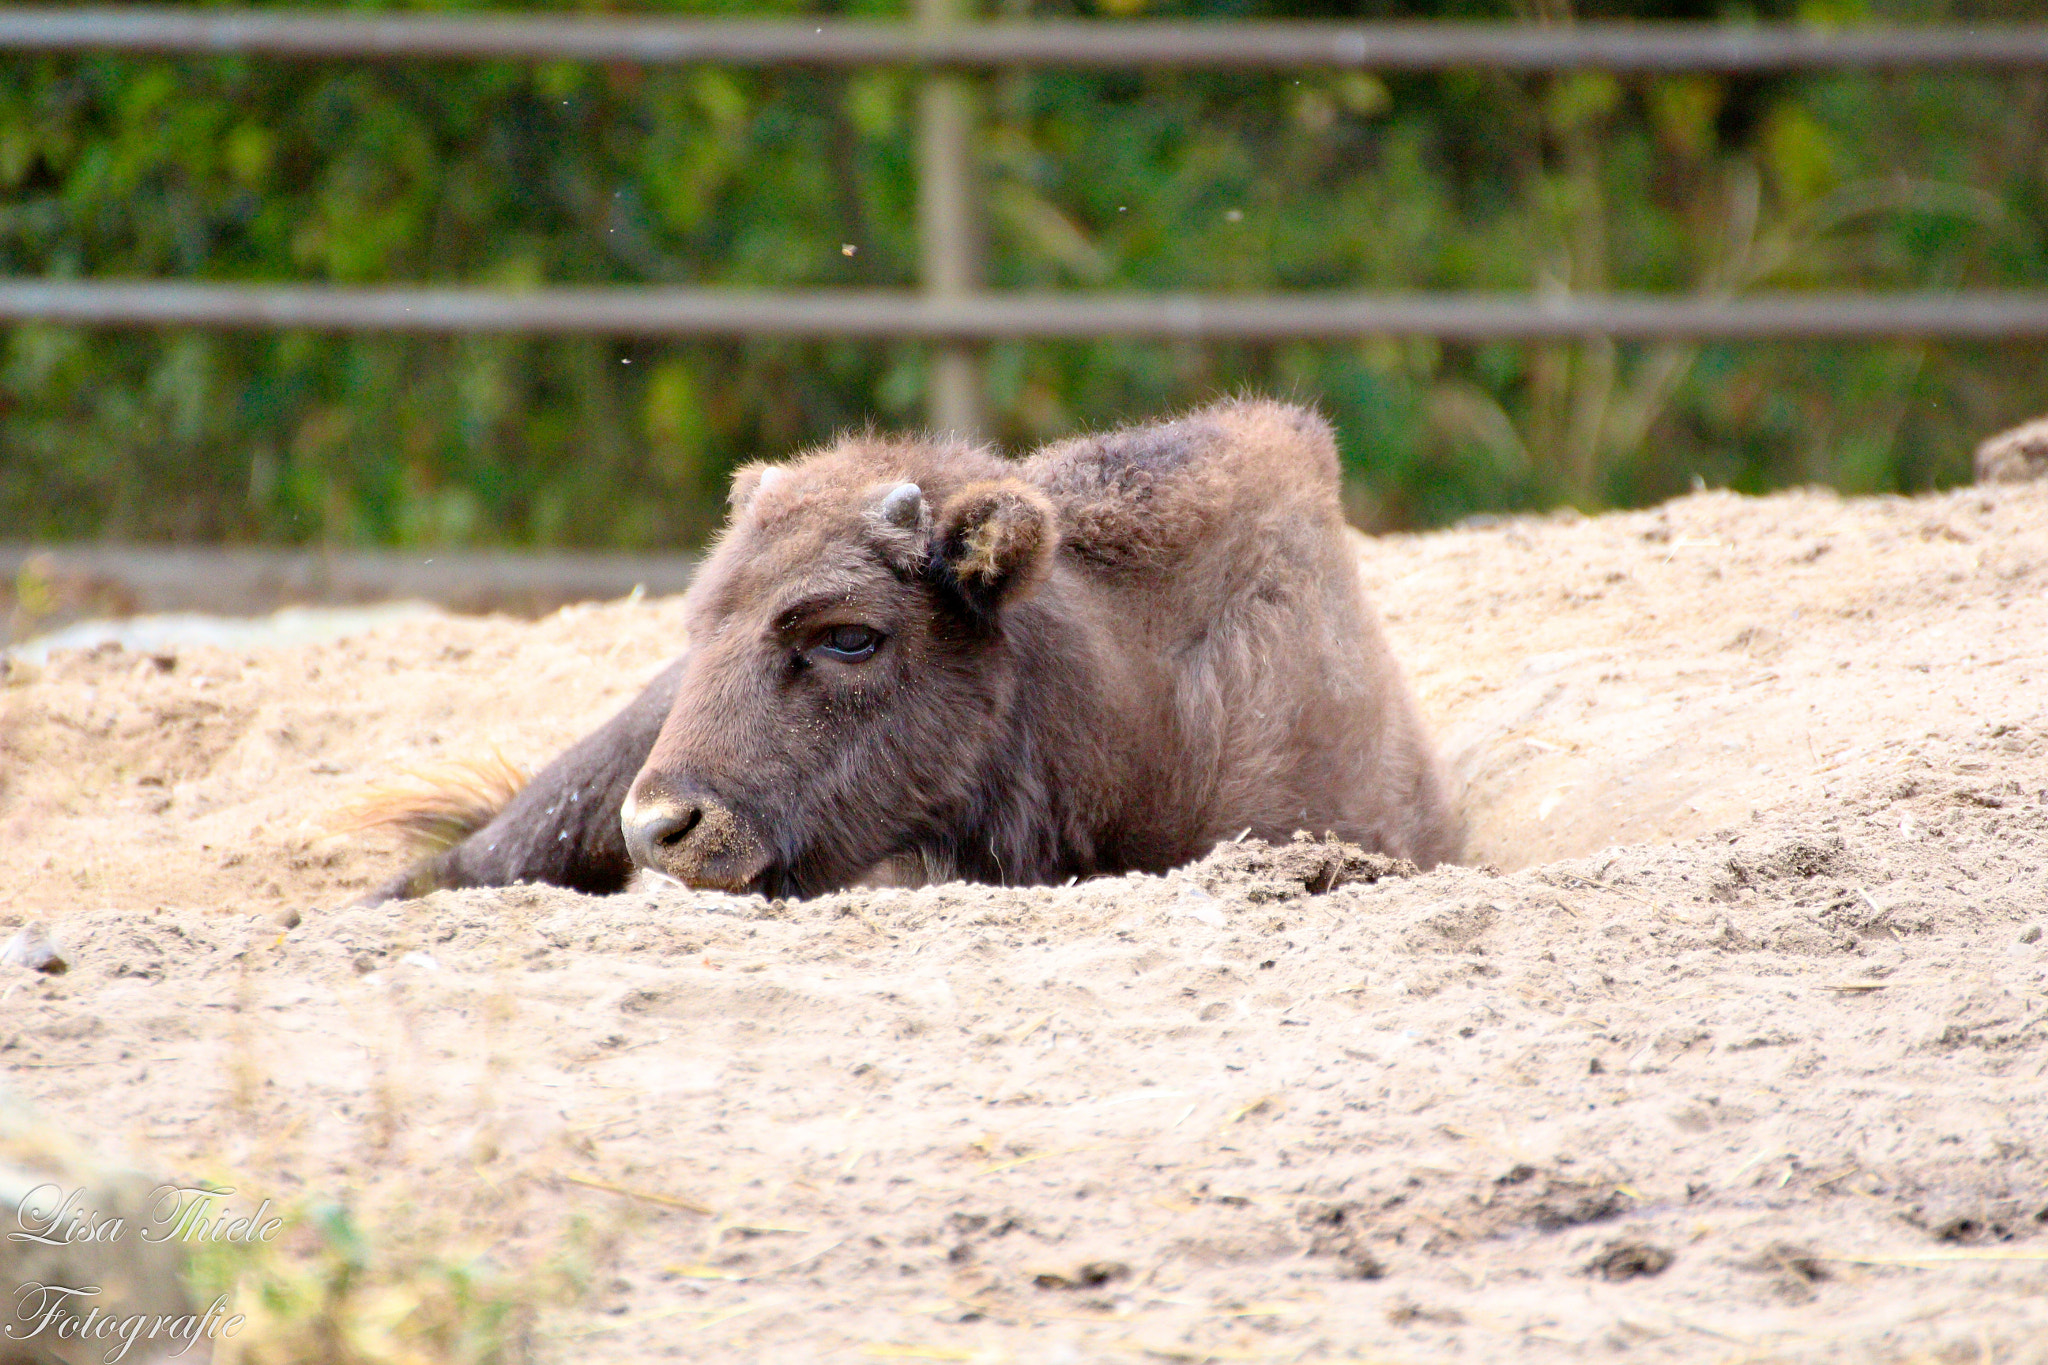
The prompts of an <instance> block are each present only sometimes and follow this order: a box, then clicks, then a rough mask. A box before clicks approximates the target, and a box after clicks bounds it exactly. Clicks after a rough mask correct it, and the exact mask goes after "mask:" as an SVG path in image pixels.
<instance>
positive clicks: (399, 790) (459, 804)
mask: <svg viewBox="0 0 2048 1365" xmlns="http://www.w3.org/2000/svg"><path fill="white" fill-rule="evenodd" d="M526 780H527V774H526V773H525V771H524V770H522V769H521V768H520V767H519V766H518V765H517V764H515V763H513V762H512V761H511V760H510V759H508V758H506V757H505V755H504V754H502V753H500V752H499V751H498V750H497V749H496V748H493V749H492V750H491V751H490V753H489V754H487V755H478V756H477V757H474V758H457V759H448V760H446V761H443V762H439V763H426V764H420V765H418V766H416V767H410V768H406V769H404V770H403V771H401V772H398V773H396V774H394V775H393V776H390V777H386V778H381V779H379V780H378V781H376V782H372V783H371V784H369V785H368V786H367V787H365V788H363V789H362V790H361V791H360V792H358V793H356V794H355V795H354V796H352V797H349V798H348V799H347V800H345V801H343V802H342V803H341V804H340V805H339V806H337V807H336V808H335V809H334V810H333V811H332V812H330V813H329V814H328V816H327V818H326V819H325V820H323V821H322V822H321V823H322V825H323V826H324V827H325V828H326V831H327V832H328V833H329V834H353V833H359V832H361V831H363V830H371V829H381V830H389V831H391V832H392V833H394V834H396V835H397V836H398V838H399V840H400V841H401V842H402V843H404V844H405V845H406V846H407V847H408V848H409V849H411V850H412V851H414V852H416V853H423V854H425V853H439V852H441V851H442V850H444V849H450V848H453V847H455V845H457V844H459V843H461V842H462V841H463V840H464V839H467V838H468V837H469V836H470V835H472V834H474V833H476V832H477V831H478V830H480V829H482V828H483V827H484V826H485V825H488V824H489V823H491V821H492V820H493V819H494V818H495V817H496V816H497V814H498V812H499V811H501V810H503V809H504V808H505V805H506V803H507V802H509V801H510V800H511V799H512V798H513V797H515V796H517V795H518V794H519V790H520V788H522V787H524V786H525V785H526Z"/></svg>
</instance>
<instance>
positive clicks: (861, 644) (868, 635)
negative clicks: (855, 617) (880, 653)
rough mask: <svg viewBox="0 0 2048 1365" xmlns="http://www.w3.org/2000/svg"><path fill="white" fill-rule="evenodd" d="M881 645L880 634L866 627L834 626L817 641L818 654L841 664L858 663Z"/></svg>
mask: <svg viewBox="0 0 2048 1365" xmlns="http://www.w3.org/2000/svg"><path fill="white" fill-rule="evenodd" d="M881 643H882V632H880V631H879V630H874V629H871V628H870V627H867V626H834V627H832V629H830V630H828V631H826V632H825V634H824V637H823V638H822V639H821V640H819V641H818V652H819V653H820V654H824V655H828V656H829V657H831V658H834V659H837V660H839V661H840V662H841V663H850V664H853V663H859V662H860V661H861V660H862V659H865V658H867V657H868V656H869V655H871V654H873V653H874V652H875V649H876V647H877V646H879V645H880V644H881Z"/></svg>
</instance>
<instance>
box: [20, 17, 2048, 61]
mask: <svg viewBox="0 0 2048 1365" xmlns="http://www.w3.org/2000/svg"><path fill="white" fill-rule="evenodd" d="M10 48H11V49H14V50H17V51H41V52H137V53H192V54H215V55H220V54H227V53H248V54H251V55H260V56H270V57H300V58H361V57H370V58H384V59H391V58H406V57H436V58H500V59H514V60H556V59H564V60H574V61H589V62H640V63H661V64H672V63H680V62H707V63H708V62H715V63H722V64H729V65H741V66H772V65H797V66H832V67H854V66H876V65H903V66H946V67H969V68H996V67H1077V68H1091V69H1110V68H1132V67H1153V68H1159V67H1185V68H1202V69H1208V70H1217V71H1284V70H1292V69H1298V68H1302V67H1365V68H1370V69H1373V70H1380V71H1423V70H1444V69H1449V68H1455V67H1491V68H1497V69H1501V70H1509V71H1561V70H1573V69H1592V68H1597V69H1601V70H1608V71H1637V72H1664V71H1719V72H1730V73H1735V72H1769V71H1794V70H1812V69H1819V68H1829V67H1836V68H1841V67H1855V68H1905V67H1981V68H2005V69H2023V68H2040V67H2048V25H2039V24H2029V25H2017V24H2015V25H1981V26H1971V27H1941V28H1851V29H1833V30H1827V29H1809V28H1793V27H1787V26H1783V25H1758V26H1751V27H1732V26H1722V25H1701V24H1672V25H1658V26H1655V27H1651V26H1647V25H1631V24H1576V25H1571V26H1568V27H1548V28H1538V27H1533V26H1525V25H1521V26H1509V25H1479V24H1331V23H1306V22H1304V23H1270V22H1268V23H1180V22H1171V21H1159V20H1136V21H1125V22H1111V23H1100V22H1097V23H1091V22H1075V21H1065V22H1062V21H1047V22H1039V23H1009V24H1004V23H996V24H973V25H960V26H947V27H938V28H928V29H921V28H918V27H914V26H910V25H889V24H873V23H848V22H844V21H836V20H824V21H818V22H815V23H813V22H808V21H782V22H763V21H754V20H718V19H639V18H610V17H597V16H591V17H582V16H577V17H559V18H558V17H552V16H538V15H442V14H406V15H396V14H340V13H321V12H318V11H313V12H307V11H299V12H278V11H235V10H225V11H223V10H174V9H34V8H20V9H4V10H0V50H4V49H10Z"/></svg>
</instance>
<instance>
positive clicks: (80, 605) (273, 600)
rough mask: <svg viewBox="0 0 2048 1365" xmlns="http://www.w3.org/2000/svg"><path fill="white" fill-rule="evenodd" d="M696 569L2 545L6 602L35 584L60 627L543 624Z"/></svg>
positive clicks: (547, 554) (455, 553)
mask: <svg viewBox="0 0 2048 1365" xmlns="http://www.w3.org/2000/svg"><path fill="white" fill-rule="evenodd" d="M696 565H697V561H696V559H695V557H693V556H690V555H676V554H595V553H575V552H564V551H539V550H518V551H511V550H447V549H435V550H419V551H413V552H405V551H399V550H341V549H331V548H322V547H317V546H316V547H313V548H308V549H279V548H274V547H258V546H233V547H222V546H204V547H202V546H193V545H104V544H73V545H34V544H28V543H25V542H22V541H6V540H0V602H4V601H5V598H6V595H7V593H8V590H9V588H11V587H13V586H14V585H17V584H20V583H22V582H25V581H36V582H39V583H41V584H42V585H43V592H44V596H46V597H47V598H48V599H49V604H48V606H47V608H46V609H45V610H46V614H47V616H48V617H49V618H50V619H52V620H56V621H57V622H58V623H59V624H61V623H62V622H63V621H64V620H76V619H79V618H81V617H94V616H133V615H137V614H154V613H158V612H206V613H209V614H224V615H231V616H254V615H258V614H261V613H264V612H271V611H276V610H277V609H278V608H280V607H294V606H339V605H350V604H357V605H359V604H363V603H370V602H389V601H394V600H412V601H419V602H432V603H434V604H436V605H438V606H442V607H446V608H448V609H449V610H451V611H467V612H484V611H509V612H515V613H517V614H519V615H522V616H539V615H541V614H543V613H545V612H550V611H553V610H554V609H555V608H557V607H560V606H564V605H566V604H568V603H570V602H587V601H593V600H602V599H606V598H613V597H624V596H625V595H626V594H627V593H630V592H632V591H633V590H634V589H635V588H636V587H637V588H645V589H646V590H647V591H648V592H650V593H653V594H656V595H663V594H668V593H678V592H681V591H682V590H683V589H684V588H686V587H688V586H689V583H690V575H691V574H692V573H693V572H694V571H695V570H696ZM9 615H10V613H9V612H7V611H5V610H0V645H4V644H6V643H7V642H8V640H7V632H8V629H9V627H10V622H9V621H8V617H9ZM16 615H17V618H18V614H16ZM13 624H15V625H17V626H18V625H19V624H20V622H19V620H18V619H17V621H16V622H14V623H13ZM47 624H48V621H46V622H45V625H47ZM38 629H41V628H40V627H39V628H38Z"/></svg>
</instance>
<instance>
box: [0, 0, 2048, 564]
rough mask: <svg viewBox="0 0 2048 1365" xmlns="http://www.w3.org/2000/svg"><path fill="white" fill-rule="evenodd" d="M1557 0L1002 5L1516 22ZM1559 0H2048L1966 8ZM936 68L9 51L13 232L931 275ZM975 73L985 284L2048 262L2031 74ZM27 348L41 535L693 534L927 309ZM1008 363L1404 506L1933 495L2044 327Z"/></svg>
mask: <svg viewBox="0 0 2048 1365" xmlns="http://www.w3.org/2000/svg"><path fill="white" fill-rule="evenodd" d="M1569 3H1570V0H1541V2H1540V3H1536V4H1534V5H1533V6H1532V5H1530V4H1519V3H1518V4H1515V5H1511V4H1509V3H1507V0H1421V2H1420V3H1415V2H1413V0H1411V2H1410V3H1402V4H1393V3H1372V2H1371V0H1367V3H1363V4H1351V5H1326V6H1321V7H1317V6H1313V5H1302V4H1287V3H1280V2H1279V0H1272V2H1261V0H1185V2H1184V3H1178V4H1169V3H1160V0H1100V4H1099V7H1098V9H1097V10H1090V9H1086V8H1083V9H1080V10H1078V11H1077V10H1076V9H1075V8H1074V7H1073V6H1071V5H1061V4H1052V3H1033V2H1032V0H997V9H996V10H995V11H992V12H999V13H1000V14H1001V15H1003V16H1004V17H1025V16H1031V15H1040V16H1043V15H1051V14H1070V13H1076V12H1080V13H1097V12H1099V13H1100V14H1101V15H1102V16H1103V17H1106V18H1113V17H1117V16H1125V15H1132V14H1140V13H1142V14H1145V15H1149V16H1155V17H1157V16H1176V17H1201V18H1262V17H1343V16H1358V17H1368V18H1419V19H1434V18H1468V19H1469V18H1485V19H1518V18H1519V19H1522V20H1527V21H1532V22H1533V21H1537V20H1547V21H1556V20H1560V19H1563V18H1567V17H1570V14H1571V10H1570V8H1569ZM2036 3H2038V0H2036ZM354 7H355V8H359V9H389V8H407V7H415V8H478V9H481V8H491V6H486V5H470V4H465V5H450V4H439V5H437V4H431V3H425V4H419V5H416V6H406V5H400V4H377V3H372V2H370V0H358V3H356V4H355V5H354ZM503 8H508V9H509V8H513V6H510V5H507V6H503ZM519 8H557V9H574V10H594V9H611V10H619V11H622V10H627V9H635V10H642V11H656V10H659V11H671V12H673V11H688V10H696V11H699V12H705V13H710V12H715V7H714V6H711V5H706V6H702V7H699V6H694V5H689V4H683V5H665V4H653V3H649V4H641V5H625V4H618V5H602V4H580V5H566V4H556V5H552V6H548V5H534V4H529V5H523V6H519ZM724 8H725V10H726V11H727V12H734V13H738V12H744V13H747V14H750V15H760V14H763V13H767V12H771V11H773V12H785V13H806V14H808V13H826V12H831V13H837V14H847V15H854V16H859V17H895V16H897V15H899V14H900V13H901V12H902V6H901V4H900V3H894V4H884V3H880V2H879V0H853V2H852V3H851V4H848V5H842V6H824V5H805V4H800V3H791V2H789V0H783V3H777V4H773V5H765V6H764V5H760V4H755V5H749V6H735V5H733V4H731V3H727V4H726V5H725V6H724ZM1577 12H1578V14H1580V15H1581V16H1583V17H1629V18H1644V19H1662V18H1693V19H1719V20H1724V21H1729V22H1742V21H1745V20H1751V19H1756V18H1763V19H1797V20H1804V21H1807V22H1814V23H1854V22H1864V21H1869V20H1880V21H1902V22H1903V21H1910V22H1920V21H1944V20H1947V21H1961V20H1968V19H1982V18H1989V19H2022V18H2038V17H2039V15H2038V14H2037V13H2033V12H2030V11H2029V10H2027V9H2026V8H2015V7H2008V8H2007V9H2005V10H2000V9H1998V8H1997V7H1996V4H1995V3H1993V4H1992V5H1990V6H1988V7H1987V5H1985V4H1976V5H1968V4H1966V3H1965V0H1898V3H1896V4H1893V3H1888V0H1871V3H1867V4H1866V3H1864V2H1863V0H1811V2H1810V3H1799V4H1795V3H1794V0H1783V2H1782V3H1776V2H1774V0H1764V3H1761V4H1756V5H1743V4H1739V3H1736V0H1727V2H1726V3H1719V0H1604V2H1602V3H1588V4H1582V5H1581V6H1580V7H1579V9H1578V11H1577ZM915 91H916V77H915V76H914V75H913V74H911V73H906V72H900V71H890V70H876V71H867V72H858V73H848V74H829V73H815V72H801V71H747V70H733V69H717V68H702V69H682V70H639V69H630V68H604V67H595V66H588V65H572V64H557V65H523V64H511V63H503V64H498V63H418V62H414V63H398V64H373V63H325V64H312V65H308V64H302V63H293V62H284V61H275V60H253V59H237V58H219V59H213V58H209V59H191V60H150V59H139V58H117V57H87V58H69V57H66V58H51V57H29V56H23V55H19V54H10V55H5V56H0V272H4V273H5V274H8V275H16V276H48V277H60V278H64V277H78V278H118V277H139V278H196V279H207V280H306V281H333V282H347V283H361V282H460V283H466V284H489V285H500V286H507V287H513V288H530V287H538V286H540V285H542V284H571V283H576V284H635V283H692V284H732V285H750V286H770V287H779V288H809V287H829V286H834V285H861V286H870V287H872V286H908V285H911V284H913V283H914V282H915V279H916V274H917V251H916V240H915V222H914V204H915V182H914V178H913V164H914V154H915V148H914V146H913V143H912V130H913V127H914V123H915V119H914V111H915ZM982 102H983V112H984V116H985V118H984V124H983V131H984V141H983V142H982V145H981V153H982V159H983V166H984V170H985V175H986V183H985V186H984V191H985V209H986V214H987V219H988V239H989V241H988V250H989V266H988V270H989V276H990V283H991V284H992V285H993V286H995V287H999V288H1024V289H1075V290H1087V289H1098V288H1104V289H1141V290H1169V289H1208V290H1221V291H1232V290H1289V289H1341V288H1358V289H1386V290H1397V289H1445V290H1459V289H1482V290H1507V291H1531V290H1533V291H1550V290H1575V291H1596V290H1602V289H1609V288H1612V289H1628V290H1669V291H1722V292H1741V291H1744V290H1749V289H1756V288H1772V289H1780V288H1801V287H1827V288H1854V289H1868V290H1884V289H1904V288H1947V287H1966V286H1967V287H1987V288H1998V287H2032V288H2038V287H2041V286H2043V285H2044V284H2048V247H2044V237H2048V85H2044V81H2043V79H2042V78H2041V77H2040V76H2028V77H2009V76H1988V75H1977V74H1969V73H1962V74H1956V73H1922V74H1904V75H1885V74H1849V75H1824V76H1802V77H1797V78H1792V77H1774V78H1765V79H1740V80H1733V79H1717V78H1709V77H1679V78H1669V79H1652V78H1642V79H1637V78H1627V79H1618V78H1615V77H1610V76H1607V75H1603V74H1597V73H1589V74H1578V75H1567V76H1559V77H1515V76H1507V75H1500V74H1490V73H1453V74H1448V75H1443V76H1400V77H1387V78H1384V79H1383V78H1381V77H1377V76H1374V75H1370V74H1364V73H1356V72H1353V73H1331V72H1303V73H1301V75H1300V76H1299V78H1298V79H1297V78H1295V77H1292V76H1287V77H1242V76H1224V75H1217V74H1202V73H1185V74H1121V75H1119V74H1108V75H1104V74H1083V73H1073V72H1060V71H1048V72H1034V73H1014V74H1004V75H997V76H994V77H991V78H989V79H987V80H986V82H985V83H984V84H983V86H982ZM0 337H4V347H0V535H8V536H20V535H32V536H37V537H50V538H74V537H112V538H118V539H133V540H163V539H177V540H221V541H269V542H286V543H290V542H308V541H315V542H329V543H335V544H396V545H419V546H429V545H469V544H512V545H578V546H615V547H643V546H660V545H672V544H679V543H681V544H687V543H691V542H693V541H695V540H698V539H699V538H701V537H702V535H703V534H704V533H705V532H706V530H707V529H708V528H709V527H710V526H711V525H713V524H714V523H715V522H716V520H717V518H718V516H719V514H720V512H721V510H722V492H723V484H724V478H725V474H726V471H727V470H729V469H730V468H731V466H732V465H733V464H735V463H737V462H739V461H742V460H746V459H752V458H757V457H764V456H765V457H775V456H780V455H782V454H785V453H787V452H789V451H790V450H791V449H792V448H795V447H799V446H802V445H805V444H808V443H814V442H818V441H822V440H825V439H827V438H828V437H830V435H831V434H832V433H833V432H834V431H835V430H838V429H841V428H844V427H846V426H849V425H859V424H863V423H867V422H870V421H872V422H875V423H877V424H879V425H881V426H884V427H905V426H913V425H915V424H916V423H917V421H918V420H919V416H920V413H921V410H922V407H921V405H922V397H923V387H924V375H925V370H924V366H925V354H924V351H923V349H922V348H921V347H919V346H917V345H913V344H896V345H877V344H871V343H865V342H847V343H837V344H833V343H795V342H786V341H732V342H715V343H714V342H706V343H696V344H686V345H673V346H671V345H658V344H649V343H625V342H615V341H610V340H602V339H592V340H573V339H571V340H559V339H531V340H529V339H496V338H492V339H469V340H462V339H418V338H397V337H366V336H365V337H336V336H326V335H314V334H306V333H286V334H224V333H207V332H190V331H171V332H163V333H144V332H112V331H109V332H96V331H80V330H73V329H67V328H56V327H47V326H28V327H17V328H14V329H12V330H10V331H7V332H5V333H4V334H0ZM988 360H989V388H990V398H991V401H992V406H993V412H994V420H995V422H996V426H997V430H996V433H995V434H996V435H997V436H998V438H999V439H1001V440H1002V441H1003V442H1005V443H1006V444H1008V445H1010V446H1012V447H1025V446H1029V445H1030V444H1033V443H1035V442H1038V441H1042V440H1045V439H1047V438H1050V437H1054V436H1057V435H1060V434H1063V433H1066V432H1069V431H1073V430H1076V429H1083V428H1089V427H1096V426H1101V425H1107V424H1114V423H1118V422H1122V421H1127V420H1131V419H1134V418H1141V417H1149V416H1153V415H1156V414H1161V413H1166V412H1170V411H1172V410H1174V409H1176V408H1180V407H1185V406H1187V405H1190V404H1193V403H1198V402H1201V401H1203V400H1205V399H1207V398H1209V397H1212V396H1215V395H1217V394H1219V393H1228V392H1232V391H1237V390H1240V389H1254V390H1259V391H1265V392H1274V393H1279V394H1284V395H1291V396H1295V397H1299V398H1302V399H1306V400H1311V401H1314V402H1317V403H1319V404H1320V405H1321V406H1322V407H1323V409H1324V411H1325V412H1326V413H1328V414H1329V415H1330V416H1331V417H1332V418H1333V419H1334V421H1335V422H1336V424H1337V426H1338V428H1339V430H1340V432H1341V434H1342V438H1343V442H1344V448H1345V458H1346V461H1347V465H1348V468H1349V470H1350V473H1351V479H1352V486H1351V489H1350V499H1351V510H1352V512H1353V515H1354V516H1355V518H1356V519H1358V520H1359V521H1361V522H1362V523H1365V524H1368V525H1374V526H1403V525H1426V524H1433V523H1439V522H1443V521H1446V520H1449V519H1453V518H1456V517H1459V516H1461V515H1465V514H1468V513H1471V512H1475V511H1481V510H1503V509H1513V508H1528V507H1540V506H1546V505H1551V504H1554V503H1558V502H1571V503H1575V504H1578V505H1580V506H1583V507H1595V506H1600V505H1609V504H1626V503H1636V502H1642V501H1647V500H1654V499H1657V498H1661V497H1664V496H1668V495H1670V494H1672V493H1674V492H1677V491H1681V490H1683V489H1684V488H1685V487H1686V486H1688V484H1689V483H1690V482H1691V481H1692V480H1693V479H1694V478H1701V479H1704V480H1705V481H1707V482H1708V483H1710V484H1726V485H1730V486H1734V487H1737V488H1743V489H1752V490H1758V489H1763V488H1766V487H1771V486H1776V485H1782V484H1787V483H1799V482H1813V481H1821V482H1828V483H1833V484H1836V485H1838V486H1840V487H1842V488H1844V489H1848V490H1855V491H1867V490H1881V489H1913V488H1923V487H1928V486H1933V485H1938V484H1941V483H1944V482H1952V481H1955V480H1958V479H1961V478H1964V477H1966V476H1967V471H1968V455H1969V450H1970V448H1971V446H1972V445H1973V444H1974V442H1975V441H1976V440H1977V439H1978V438H1980V437H1981V436H1982V435H1984V434H1986V433H1987V432H1989V431H1990V430H1993V429H1995V428H1997V427H1999V426H2000V425H2002V424H2005V423H2007V422H2009V421H2011V420H2015V419H2018V418H2022V417H2026V416H2031V415H2033V414H2034V413H2036V412H2037V411H2039V410H2041V409H2042V408H2044V407H2048V357H2044V356H2043V354H2042V350H2041V348H2039V347H2025V346H2015V347H1977V346H1970V347H1965V346H1934V345H1923V344H1910V345H1908V344H1882V345H1859V346H1814V345H1775V346H1757V345H1746V346H1720V345H1716V346H1706V347H1694V346H1654V345H1620V346H1614V345H1604V344H1600V345H1583V346H1581V345H1571V346H1566V345H1542V346H1523V345H1506V344H1493V345H1479V346H1471V345H1455V346H1454V345H1439V344H1437V343H1435V342H1431V341H1426V340H1385V339H1382V340H1369V341H1364V342H1360V343H1356V344H1316V345H1281V346H1217V347H1209V348H1198V347H1194V346H1187V345H1170V344H1155V343H1136V342H1122V341H1115V342H1112V341H1104V342H1100V343H1095V344H1062V345H1038V344H1030V345H1026V344H1016V345H1008V344H1006V345H999V346H995V347H993V348H991V350H990V352H989V357H988Z"/></svg>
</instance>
